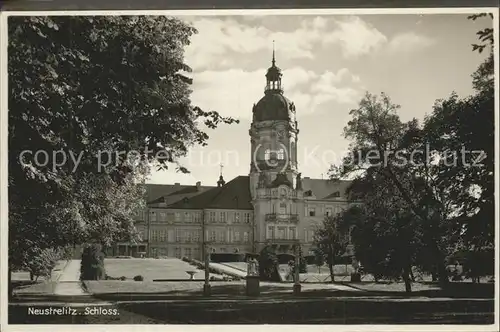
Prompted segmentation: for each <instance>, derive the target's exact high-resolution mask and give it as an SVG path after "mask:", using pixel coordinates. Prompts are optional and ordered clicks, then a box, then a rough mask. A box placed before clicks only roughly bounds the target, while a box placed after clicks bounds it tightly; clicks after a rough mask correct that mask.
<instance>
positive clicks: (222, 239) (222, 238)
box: [217, 231, 226, 243]
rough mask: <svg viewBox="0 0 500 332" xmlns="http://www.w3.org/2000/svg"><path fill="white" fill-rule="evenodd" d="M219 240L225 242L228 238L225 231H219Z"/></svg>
mask: <svg viewBox="0 0 500 332" xmlns="http://www.w3.org/2000/svg"><path fill="white" fill-rule="evenodd" d="M217 235H218V236H217V241H218V242H221V243H223V242H224V241H225V240H226V237H225V234H224V231H219V233H218V234H217Z"/></svg>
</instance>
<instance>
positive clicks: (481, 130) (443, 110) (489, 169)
mask: <svg viewBox="0 0 500 332" xmlns="http://www.w3.org/2000/svg"><path fill="white" fill-rule="evenodd" d="M483 17H484V18H487V17H489V18H492V17H493V16H492V15H491V14H489V15H488V14H477V15H471V16H470V17H469V19H472V20H476V19H478V18H483ZM477 35H478V37H479V43H478V44H473V45H472V49H473V51H475V50H477V51H478V52H479V53H482V52H483V51H484V50H488V51H489V55H488V56H487V57H486V59H485V60H484V61H483V62H482V63H481V64H480V65H479V67H478V69H477V70H476V71H475V72H474V73H473V74H472V83H473V87H474V90H475V92H474V94H473V95H471V96H468V97H465V98H459V97H458V96H457V95H456V94H452V95H451V96H450V97H449V98H447V99H443V100H439V101H437V102H436V104H435V106H434V111H433V112H432V114H431V115H430V116H429V117H427V118H426V119H425V123H424V128H423V130H422V131H423V134H424V135H423V136H424V137H425V139H426V141H427V142H429V144H430V145H431V146H432V148H433V150H432V151H433V152H434V153H435V154H437V155H440V156H444V155H446V156H448V157H449V159H454V161H455V162H454V163H444V162H442V163H437V164H435V165H433V167H432V168H431V169H430V171H431V173H432V176H433V180H434V182H435V183H436V184H439V186H440V187H442V188H443V191H444V192H446V193H447V200H448V202H449V205H450V206H452V207H453V209H454V215H453V219H454V222H455V224H456V226H455V229H454V231H455V234H454V237H455V238H456V241H461V243H462V246H464V247H465V248H468V249H467V250H468V251H470V253H469V254H467V256H470V257H474V256H475V257H489V256H491V254H489V253H491V252H492V251H494V233H495V231H494V229H495V225H494V220H495V216H494V206H495V205H494V204H495V203H494V201H495V200H494V183H495V182H494V155H495V148H494V145H495V144H494V108H495V107H494V95H495V94H494V62H493V47H492V46H493V29H492V28H486V29H483V30H480V31H478V33H477ZM455 156H460V158H455ZM483 252H484V253H483ZM480 260H481V261H482V263H481V264H482V266H483V267H486V266H485V265H488V264H489V265H490V267H489V268H488V267H486V268H485V269H483V271H487V270H490V271H491V270H492V267H493V263H494V260H493V259H491V260H487V259H476V260H475V261H480ZM487 262H488V264H486V263H487ZM469 266H473V267H474V269H476V270H477V269H481V268H480V267H479V265H475V264H469ZM473 274H474V273H473Z"/></svg>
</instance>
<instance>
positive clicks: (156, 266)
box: [104, 258, 204, 281]
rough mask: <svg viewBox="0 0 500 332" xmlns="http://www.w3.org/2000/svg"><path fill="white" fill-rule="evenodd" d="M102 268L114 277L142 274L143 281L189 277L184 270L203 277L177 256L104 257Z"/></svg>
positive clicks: (198, 271) (132, 276)
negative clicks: (154, 257) (162, 257)
mask: <svg viewBox="0 0 500 332" xmlns="http://www.w3.org/2000/svg"><path fill="white" fill-rule="evenodd" d="M104 268H105V269H106V274H107V275H109V276H111V277H114V278H119V277H122V276H124V277H126V278H127V279H133V278H134V277H135V276H137V275H142V276H143V277H144V280H145V281H148V280H149V281H151V280H153V279H189V275H188V274H187V273H186V271H196V272H197V273H196V274H195V275H194V277H195V279H203V278H204V271H202V270H198V269H197V268H195V267H194V266H191V265H189V264H188V263H186V262H183V261H182V260H180V259H177V258H166V259H153V258H131V259H113V258H106V259H105V260H104Z"/></svg>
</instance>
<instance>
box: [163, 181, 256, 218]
mask: <svg viewBox="0 0 500 332" xmlns="http://www.w3.org/2000/svg"><path fill="white" fill-rule="evenodd" d="M251 201H252V197H251V195H250V178H249V177H248V176H238V177H236V178H234V179H233V180H231V181H229V182H227V183H226V184H225V185H223V186H222V187H212V188H211V189H208V190H206V191H204V192H202V193H199V194H198V195H193V196H191V197H185V198H182V199H181V200H178V201H176V202H175V203H172V204H169V205H168V206H167V207H168V208H170V209H231V210H252V209H253V206H252V204H251Z"/></svg>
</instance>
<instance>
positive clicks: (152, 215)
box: [149, 211, 156, 221]
mask: <svg viewBox="0 0 500 332" xmlns="http://www.w3.org/2000/svg"><path fill="white" fill-rule="evenodd" d="M149 220H150V221H156V213H155V212H154V211H151V212H150V213H149Z"/></svg>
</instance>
